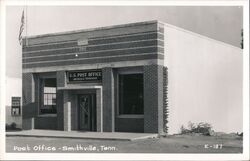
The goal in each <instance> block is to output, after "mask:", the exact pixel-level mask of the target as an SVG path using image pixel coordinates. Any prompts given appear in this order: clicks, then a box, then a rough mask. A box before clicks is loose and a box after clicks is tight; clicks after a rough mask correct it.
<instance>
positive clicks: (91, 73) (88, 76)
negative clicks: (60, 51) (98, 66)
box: [67, 70, 102, 83]
mask: <svg viewBox="0 0 250 161" xmlns="http://www.w3.org/2000/svg"><path fill="white" fill-rule="evenodd" d="M67 76H68V82H69V83H74V82H86V83H89V82H101V81H102V71H101V70H83V71H68V72H67Z"/></svg>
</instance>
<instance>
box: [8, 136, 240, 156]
mask: <svg viewBox="0 0 250 161" xmlns="http://www.w3.org/2000/svg"><path fill="white" fill-rule="evenodd" d="M242 146H243V141H242V137H239V136H229V135H228V136H191V135H171V136H167V137H161V138H157V139H145V140H136V141H118V140H90V139H63V138H36V137H6V152H15V153H18V152H24V153H27V152H31V153H32V152H35V153H39V152H42V153H53V152H54V153H55V152H56V153H60V152H62V153H242V150H243V147H242Z"/></svg>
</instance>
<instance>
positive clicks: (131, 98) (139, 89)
mask: <svg viewBox="0 0 250 161" xmlns="http://www.w3.org/2000/svg"><path fill="white" fill-rule="evenodd" d="M118 79H119V114H120V115H131V114H132V115H142V114H143V74H120V75H119V78H118Z"/></svg>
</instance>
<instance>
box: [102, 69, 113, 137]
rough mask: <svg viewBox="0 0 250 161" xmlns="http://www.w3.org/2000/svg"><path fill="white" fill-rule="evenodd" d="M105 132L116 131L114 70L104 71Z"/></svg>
mask: <svg viewBox="0 0 250 161" xmlns="http://www.w3.org/2000/svg"><path fill="white" fill-rule="evenodd" d="M102 85H103V131H104V132H113V131H114V115H115V114H114V76H113V71H112V68H103V69H102Z"/></svg>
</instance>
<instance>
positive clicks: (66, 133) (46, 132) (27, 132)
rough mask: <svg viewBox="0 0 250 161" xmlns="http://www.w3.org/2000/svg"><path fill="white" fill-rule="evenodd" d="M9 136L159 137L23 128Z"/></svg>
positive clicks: (145, 134)
mask: <svg viewBox="0 0 250 161" xmlns="http://www.w3.org/2000/svg"><path fill="white" fill-rule="evenodd" d="M6 136H7V137H11V136H22V137H49V138H71V139H74V138H75V139H98V140H124V141H133V140H139V139H148V138H157V137H158V134H152V133H122V132H83V131H58V130H36V129H35V130H23V131H14V132H6Z"/></svg>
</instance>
